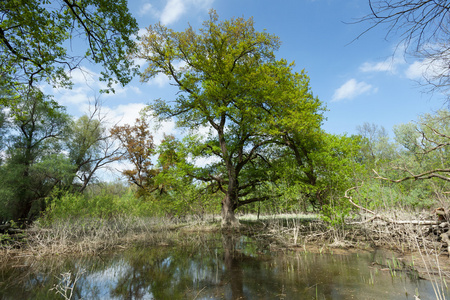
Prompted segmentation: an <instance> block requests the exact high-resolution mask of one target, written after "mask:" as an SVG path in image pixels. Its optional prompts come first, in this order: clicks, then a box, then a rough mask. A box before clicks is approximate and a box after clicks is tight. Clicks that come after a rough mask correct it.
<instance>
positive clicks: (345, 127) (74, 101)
mask: <svg viewBox="0 0 450 300" xmlns="http://www.w3.org/2000/svg"><path fill="white" fill-rule="evenodd" d="M211 8H214V9H215V10H216V11H217V13H218V15H219V17H220V19H222V20H223V19H229V18H231V17H244V18H250V17H253V19H254V22H255V27H256V29H257V30H259V31H262V30H267V32H269V33H271V34H275V35H277V36H279V37H280V39H281V41H282V45H281V48H280V50H279V51H278V52H277V53H276V55H277V57H278V58H285V59H287V60H288V61H295V63H296V68H297V70H298V71H300V70H301V69H305V70H306V71H307V73H308V75H309V76H310V79H311V88H312V91H313V93H314V94H315V95H316V96H318V97H319V99H320V100H321V101H322V102H323V103H324V104H325V105H326V107H327V108H328V111H327V112H326V114H325V116H326V118H327V120H326V121H325V122H324V125H323V128H324V129H325V130H326V131H327V132H330V133H335V134H344V133H347V134H354V133H357V130H356V127H357V126H358V125H362V124H363V123H364V122H369V123H375V124H377V125H381V126H383V127H385V128H386V129H387V130H388V131H391V130H392V127H393V126H394V125H396V124H401V123H406V122H410V121H414V120H416V119H417V117H418V116H419V115H420V114H423V113H429V112H433V111H435V110H437V109H439V108H442V107H445V103H444V99H443V97H442V96H441V95H439V94H437V93H435V94H434V95H432V94H430V93H424V91H425V89H424V88H423V87H420V86H419V85H418V83H417V80H420V78H421V74H422V70H423V63H422V62H421V61H420V60H417V59H414V58H405V57H404V56H403V52H402V51H401V50H400V51H397V52H395V51H394V50H395V47H396V45H397V42H398V40H397V39H396V37H390V38H389V39H386V36H385V34H386V28H383V27H380V28H375V29H373V30H371V31H369V32H368V33H366V34H364V35H363V36H361V37H360V38H359V39H357V40H355V38H356V37H358V35H359V34H361V33H362V32H363V31H364V30H365V29H367V28H368V27H369V26H370V24H369V23H357V24H349V23H351V22H354V21H355V20H357V19H358V18H360V17H363V16H364V15H366V14H367V13H368V12H369V6H368V1H366V0H346V1H342V0H297V1H294V0H283V1H267V0H153V1H148V0H129V9H130V11H131V13H132V14H133V15H134V16H135V17H136V19H137V20H138V23H139V26H140V28H141V32H145V27H147V26H149V25H151V24H154V23H156V22H158V21H161V22H162V23H164V24H165V25H167V26H168V27H170V28H173V29H174V30H178V31H182V30H184V29H185V28H186V27H187V26H188V24H190V25H192V26H193V27H194V28H198V27H200V26H201V23H202V22H203V21H204V20H206V19H207V18H208V11H209V9H211ZM394 52H395V53H394ZM84 68H85V70H87V71H89V72H88V73H85V74H81V73H80V72H74V73H73V74H72V75H73V80H74V82H75V83H76V85H75V87H74V88H73V89H72V90H53V91H52V92H53V93H54V95H55V98H56V99H57V100H58V101H59V102H60V103H61V104H63V105H66V106H67V108H68V112H69V113H70V114H72V115H74V116H80V115H82V114H83V113H86V112H87V110H88V107H89V103H90V102H92V101H93V99H94V98H95V97H96V96H100V100H101V102H102V103H103V105H102V112H103V113H104V114H106V118H107V119H109V120H110V122H111V123H116V122H119V123H132V122H133V121H134V119H135V118H136V117H137V116H138V114H139V110H140V109H142V108H143V107H144V106H145V105H146V104H148V103H151V102H152V101H153V100H154V99H157V98H163V99H166V100H171V99H174V98H175V97H176V90H174V88H173V87H171V86H170V85H169V81H168V80H167V79H166V78H164V77H162V76H161V77H157V78H155V79H153V80H151V81H150V82H147V83H141V82H140V81H139V79H138V78H136V79H135V80H133V82H132V83H131V84H129V85H127V86H126V87H125V88H121V87H116V94H110V95H100V94H99V93H98V90H99V88H101V87H102V86H101V84H100V83H99V82H98V81H97V80H96V74H97V72H99V71H100V70H98V69H97V67H96V66H92V65H90V66H85V67H84ZM91 77H92V78H91ZM174 130H175V129H174V124H173V123H172V122H168V123H166V124H164V126H163V127H162V129H161V130H160V132H158V133H156V134H155V138H156V139H158V138H159V137H160V136H161V135H162V132H165V133H174Z"/></svg>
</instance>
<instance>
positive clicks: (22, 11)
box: [0, 0, 138, 90]
mask: <svg viewBox="0 0 450 300" xmlns="http://www.w3.org/2000/svg"><path fill="white" fill-rule="evenodd" d="M0 16H1V21H0V66H1V68H0V73H1V74H2V77H1V81H0V86H2V87H7V89H11V90H15V89H16V87H17V84H27V85H30V86H32V85H33V84H34V82H36V81H40V80H45V81H47V82H49V83H51V84H53V85H55V86H70V79H69V76H68V72H66V71H67V69H69V70H73V69H74V68H77V67H79V64H80V62H81V60H83V59H88V60H90V61H93V62H94V63H100V64H102V65H103V67H104V71H103V72H102V77H101V80H104V81H107V83H108V88H109V89H112V84H113V83H115V82H117V81H118V82H120V83H122V84H126V83H128V82H129V81H130V79H131V73H130V72H131V69H130V67H131V66H132V64H133V63H132V61H131V60H130V59H129V57H128V52H129V51H130V50H131V49H134V47H135V44H134V41H133V36H134V35H135V34H136V33H137V31H138V25H137V22H136V20H135V19H134V18H133V17H132V16H131V14H130V13H129V12H128V8H127V1H126V0H119V1H114V2H110V1H106V0H86V1H72V0H64V1H37V0H4V1H1V2H0ZM84 36H85V37H86V43H87V50H86V52H85V53H71V52H70V51H69V50H68V49H67V48H66V45H67V41H70V40H72V39H74V38H80V37H84Z"/></svg>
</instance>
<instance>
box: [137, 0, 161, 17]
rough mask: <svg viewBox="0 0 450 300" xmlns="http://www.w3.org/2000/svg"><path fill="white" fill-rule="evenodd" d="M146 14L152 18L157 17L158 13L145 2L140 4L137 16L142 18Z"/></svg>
mask: <svg viewBox="0 0 450 300" xmlns="http://www.w3.org/2000/svg"><path fill="white" fill-rule="evenodd" d="M147 14H151V15H153V16H155V15H158V11H157V10H156V9H155V8H154V7H153V5H151V3H149V2H145V3H144V4H142V6H141V7H140V8H139V11H138V15H139V16H144V15H147Z"/></svg>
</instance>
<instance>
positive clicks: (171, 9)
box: [152, 0, 214, 25]
mask: <svg viewBox="0 0 450 300" xmlns="http://www.w3.org/2000/svg"><path fill="white" fill-rule="evenodd" d="M213 2H214V0H168V1H167V3H166V5H165V6H164V8H163V9H162V11H161V13H156V14H159V16H160V21H161V23H163V24H164V25H169V24H172V23H175V22H176V21H178V20H179V19H180V17H181V16H182V15H184V14H187V13H188V12H191V11H192V12H198V11H199V10H201V11H207V10H208V9H210V8H212V3H213ZM152 11H153V12H154V13H155V12H156V10H154V9H152Z"/></svg>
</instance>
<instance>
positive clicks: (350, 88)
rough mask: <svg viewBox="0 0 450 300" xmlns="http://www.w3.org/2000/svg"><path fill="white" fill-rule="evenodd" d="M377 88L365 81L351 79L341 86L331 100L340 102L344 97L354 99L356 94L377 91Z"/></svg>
mask: <svg viewBox="0 0 450 300" xmlns="http://www.w3.org/2000/svg"><path fill="white" fill-rule="evenodd" d="M376 91H377V89H376V88H374V87H373V86H372V85H370V84H368V83H365V82H364V81H361V82H358V81H356V80H355V79H353V78H352V79H350V80H348V81H347V82H346V83H344V84H343V85H342V86H341V87H339V88H338V89H337V90H336V91H335V92H334V95H333V98H332V99H331V102H338V101H341V100H344V99H353V98H355V97H356V96H359V95H362V94H367V93H371V92H376Z"/></svg>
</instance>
